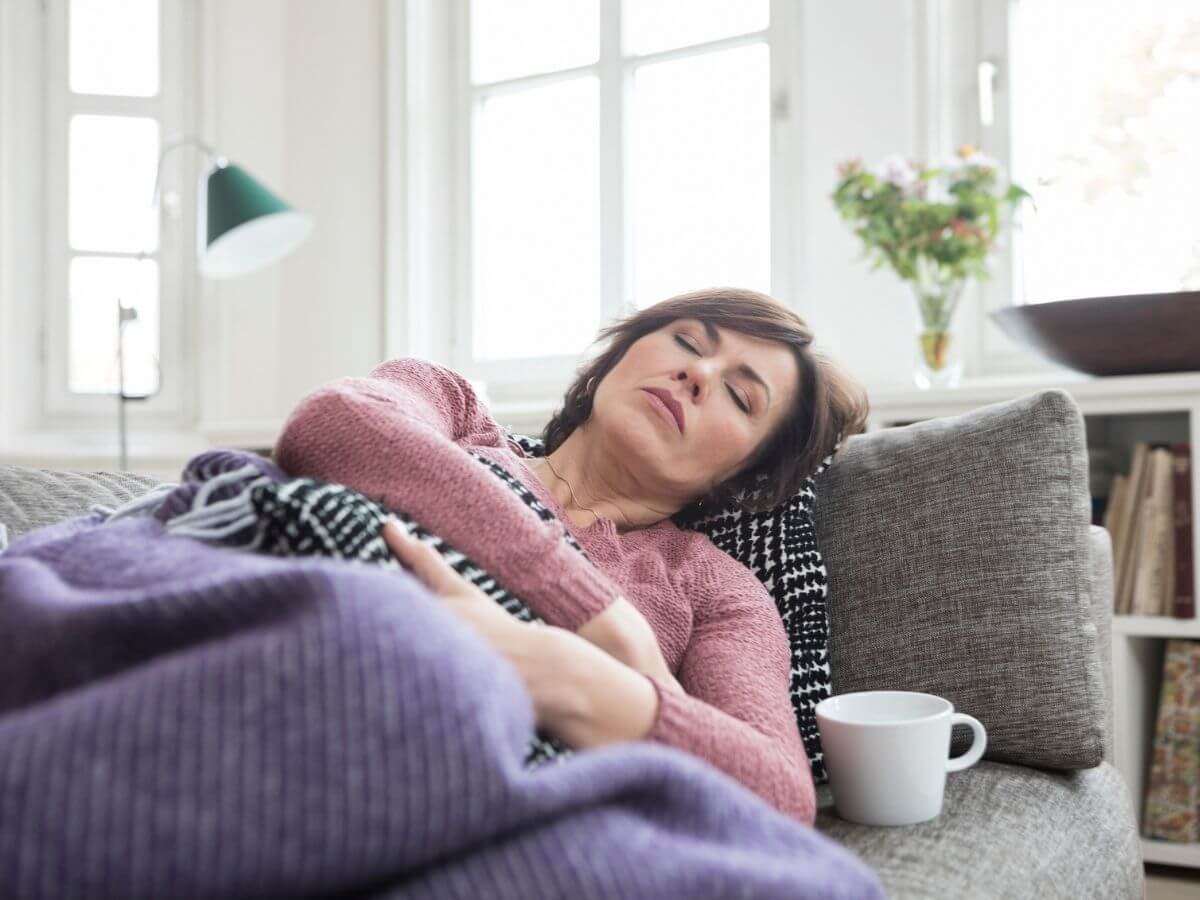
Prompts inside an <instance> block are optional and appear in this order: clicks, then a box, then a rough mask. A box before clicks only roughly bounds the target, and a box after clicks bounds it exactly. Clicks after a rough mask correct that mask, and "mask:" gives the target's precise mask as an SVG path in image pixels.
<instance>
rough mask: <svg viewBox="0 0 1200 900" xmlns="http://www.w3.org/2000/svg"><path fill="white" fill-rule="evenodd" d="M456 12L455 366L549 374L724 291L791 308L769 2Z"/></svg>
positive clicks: (509, 3)
mask: <svg viewBox="0 0 1200 900" xmlns="http://www.w3.org/2000/svg"><path fill="white" fill-rule="evenodd" d="M777 6H781V5H780V4H777ZM458 9H459V15H460V17H461V19H460V22H459V25H458V28H457V33H458V34H459V36H460V40H461V41H462V42H463V51H462V53H461V55H460V57H459V59H460V62H459V66H460V73H461V74H460V82H459V83H460V84H461V85H462V88H461V94H460V97H461V106H462V109H463V114H462V119H461V121H460V124H459V127H460V129H461V130H460V132H459V133H460V134H461V135H463V137H462V139H461V143H462V144H463V145H464V146H466V147H467V148H469V149H468V150H467V151H466V152H464V153H463V154H462V165H461V167H460V169H459V177H458V178H456V179H455V180H456V182H457V183H458V184H460V185H466V186H467V188H466V189H465V191H464V195H463V196H462V197H461V198H460V200H459V202H458V203H457V204H456V206H455V208H456V209H457V210H459V213H458V214H459V215H460V216H461V217H462V218H463V219H464V220H466V221H464V222H463V227H461V228H457V229H453V230H454V231H455V233H457V234H459V235H460V237H461V243H460V244H458V246H457V247H456V248H455V251H456V253H457V258H458V259H460V260H461V261H462V263H461V264H460V265H457V266H455V267H454V269H455V271H456V272H457V273H459V284H458V285H457V291H456V293H457V295H458V298H459V302H458V303H457V305H456V313H457V319H456V321H455V322H453V323H452V325H451V329H450V331H451V333H452V335H453V340H454V343H453V346H452V348H451V360H450V365H452V366H453V367H454V368H456V369H457V370H459V371H461V372H464V373H468V374H470V375H473V376H475V377H477V378H480V379H481V380H486V381H487V382H488V384H489V386H493V385H497V384H500V385H502V384H503V382H504V381H505V379H506V377H508V378H512V373H513V372H514V371H515V370H516V369H517V368H518V367H516V366H514V365H513V364H514V362H515V361H518V360H520V361H522V362H523V363H530V364H532V368H535V369H536V368H538V364H545V363H547V361H550V362H552V363H553V364H554V365H553V366H552V367H549V368H547V367H545V366H544V365H543V366H542V368H541V369H540V371H542V372H547V371H552V372H553V373H555V375H557V376H561V375H563V374H564V373H569V372H570V369H571V368H572V367H573V365H574V363H575V362H576V361H577V358H578V355H579V353H580V351H581V350H583V349H584V348H585V347H587V346H588V345H589V343H590V342H591V341H592V340H593V339H594V338H595V337H596V333H597V330H598V329H599V327H600V326H601V325H602V324H603V323H604V322H605V321H608V320H611V319H612V318H613V317H615V316H618V315H621V314H623V313H625V312H628V311H629V310H630V309H632V308H640V307H643V306H647V305H650V304H651V303H654V302H656V301H658V300H661V299H664V298H666V297H668V296H670V295H672V294H675V293H679V292H682V291H685V290H690V289H693V288H696V287H703V286H708V285H714V284H734V285H740V286H744V287H751V288H755V289H758V290H762V291H766V292H772V293H774V295H775V296H777V297H780V298H781V299H785V298H784V297H783V296H782V291H784V290H786V285H787V284H789V283H790V282H789V276H788V275H787V274H782V275H781V274H780V272H779V271H776V272H773V270H772V263H773V261H775V260H776V259H777V258H779V257H781V256H786V254H780V253H776V254H773V253H772V245H773V243H775V242H777V241H779V240H781V239H782V238H783V237H784V235H783V232H784V231H786V229H785V228H775V229H773V228H772V221H773V218H774V220H775V221H776V223H777V224H778V222H779V221H780V219H781V218H784V217H786V212H784V213H781V211H780V210H779V209H778V208H774V209H773V207H772V190H771V186H772V177H773V174H775V175H776V177H778V173H776V172H774V168H775V167H774V166H773V158H772V150H773V136H774V135H773V125H776V124H777V123H778V120H779V119H780V118H782V117H783V114H782V112H781V110H782V107H783V104H782V102H780V103H777V104H775V105H773V104H772V97H773V96H780V97H782V95H783V91H782V87H777V86H776V85H777V84H779V83H780V82H782V80H783V76H782V75H781V74H780V73H781V72H782V70H781V69H779V68H778V62H777V61H775V60H773V59H772V54H773V53H774V54H776V56H778V55H779V54H780V52H781V51H779V49H778V45H779V43H780V40H781V38H780V34H781V33H782V32H781V30H780V29H779V28H778V26H777V25H775V24H773V22H772V18H773V17H772V4H771V3H770V2H768V0H746V2H739V3H728V2H723V0H705V2H699V0H636V2H628V0H627V2H621V0H570V2H568V0H521V2H515V0H461V2H460V6H459V7H458ZM410 46H411V43H410ZM773 111H774V112H775V113H777V114H776V115H775V116H773ZM782 195H786V192H783V194H782ZM782 195H781V196H782ZM779 202H780V203H782V200H780V201H779ZM779 268H782V267H779ZM773 287H774V291H773V290H772V289H773ZM785 302H786V301H785ZM521 368H523V371H522V373H521V374H522V377H523V378H526V379H527V376H528V375H529V367H526V366H523V367H521ZM514 381H515V379H514ZM499 394H500V395H503V388H502V387H501V390H500V391H499ZM495 396H496V394H495V393H493V397H495Z"/></svg>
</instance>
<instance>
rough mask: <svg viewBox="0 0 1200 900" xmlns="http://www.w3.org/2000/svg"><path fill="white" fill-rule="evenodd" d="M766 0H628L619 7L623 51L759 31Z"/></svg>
mask: <svg viewBox="0 0 1200 900" xmlns="http://www.w3.org/2000/svg"><path fill="white" fill-rule="evenodd" d="M769 21H770V4H769V3H768V0H737V2H736V3H731V2H730V0H632V2H628V0H626V3H625V5H624V7H623V8H622V9H621V30H622V31H623V32H624V35H623V41H624V47H625V52H626V53H632V54H642V53H655V52H657V51H659V50H669V49H671V48H673V47H684V46H687V45H688V44H699V43H703V42H704V41H715V40H717V39H718V38H724V37H732V36H733V35H737V34H747V33H749V32H751V31H760V30H762V29H764V28H766V27H767V23H768V22H769Z"/></svg>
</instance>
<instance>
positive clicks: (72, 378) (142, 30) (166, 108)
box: [43, 0, 195, 415]
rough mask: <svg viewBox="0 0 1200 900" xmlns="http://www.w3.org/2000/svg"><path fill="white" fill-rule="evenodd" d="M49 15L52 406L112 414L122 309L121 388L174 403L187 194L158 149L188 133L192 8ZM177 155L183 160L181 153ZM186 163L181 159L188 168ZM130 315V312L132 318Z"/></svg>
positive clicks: (167, 4) (54, 10) (161, 0)
mask: <svg viewBox="0 0 1200 900" xmlns="http://www.w3.org/2000/svg"><path fill="white" fill-rule="evenodd" d="M43 8H44V11H45V29H44V34H45V39H46V44H45V47H46V50H45V54H46V55H45V65H46V73H47V77H46V80H45V85H46V88H45V89H46V91H47V96H46V103H45V110H46V114H45V119H44V123H45V134H44V141H45V148H46V152H45V156H44V158H45V161H46V162H45V165H46V171H45V173H44V183H45V186H46V196H47V202H46V209H47V217H46V218H47V221H46V230H45V239H44V248H43V251H44V252H43V256H44V285H45V297H46V302H45V304H44V310H43V314H44V317H45V321H44V336H45V337H44V339H45V341H46V348H45V351H46V352H45V361H46V365H47V371H46V378H45V390H46V410H47V412H49V413H51V414H53V413H87V412H89V411H95V412H97V413H100V412H101V411H102V412H103V413H104V414H105V415H110V414H111V403H112V401H111V395H112V394H113V393H115V392H116V390H117V386H118V371H119V369H118V357H119V354H118V341H117V334H118V325H117V322H118V308H119V307H118V304H120V305H123V306H125V307H127V308H128V309H130V310H132V311H133V312H134V314H135V318H134V319H133V321H131V322H129V323H128V324H127V325H126V341H125V347H124V350H125V361H124V374H125V390H126V392H127V393H129V394H135V395H139V394H140V395H155V396H154V399H153V400H152V401H151V402H150V403H149V406H150V407H151V409H152V410H157V411H170V410H176V409H178V407H179V405H180V400H181V391H180V387H179V384H180V381H181V380H182V378H181V372H182V360H181V355H182V354H181V352H180V343H181V342H180V339H179V336H180V330H181V329H180V321H179V320H180V314H181V311H182V310H183V309H184V308H185V307H186V304H187V301H188V299H189V298H190V295H191V291H190V287H189V284H188V279H187V278H186V277H185V273H187V272H192V271H194V265H193V262H192V261H193V259H194V252H193V247H194V226H192V225H191V224H190V223H191V221H192V220H193V218H194V216H193V214H192V212H191V210H193V209H194V198H193V197H191V196H188V194H189V193H190V192H188V191H181V190H180V188H179V185H180V183H181V176H182V173H184V172H193V171H194V167H192V168H188V167H186V166H181V165H180V162H179V161H178V160H175V161H173V162H171V161H169V162H171V164H169V165H168V166H166V167H165V168H164V173H163V189H162V193H161V202H160V203H159V205H158V206H157V207H155V206H153V205H152V198H153V194H154V180H155V170H156V166H157V162H158V157H159V152H160V148H161V147H162V145H163V144H164V142H165V141H167V140H170V139H172V138H174V137H178V136H180V135H181V134H183V133H185V132H188V131H191V129H190V128H188V127H187V124H188V122H189V121H190V119H189V116H190V110H191V109H192V106H193V104H192V101H191V97H190V96H189V92H190V91H191V90H192V85H194V83H195V79H194V78H193V77H190V76H189V73H188V61H189V60H190V59H191V58H192V54H191V53H189V52H188V51H189V48H188V46H187V43H186V41H185V39H184V32H185V18H186V14H187V9H186V0H121V2H114V0H50V2H48V3H47V4H45V5H44V7H43ZM176 156H184V154H182V153H180V154H176ZM185 162H186V161H185ZM127 316H128V313H127Z"/></svg>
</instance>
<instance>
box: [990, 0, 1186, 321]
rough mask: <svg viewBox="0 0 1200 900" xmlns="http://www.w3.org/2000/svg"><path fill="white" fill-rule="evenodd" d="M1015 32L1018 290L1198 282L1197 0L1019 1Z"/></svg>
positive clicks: (1027, 295) (1049, 295) (1033, 295)
mask: <svg viewBox="0 0 1200 900" xmlns="http://www.w3.org/2000/svg"><path fill="white" fill-rule="evenodd" d="M1010 33H1011V47H1012V58H1011V63H1010V65H1011V67H1012V72H1013V100H1012V144H1013V147H1012V152H1013V166H1014V174H1015V176H1016V177H1017V178H1018V179H1019V180H1021V181H1022V182H1023V183H1025V184H1026V186H1027V188H1028V189H1029V190H1031V191H1033V192H1034V193H1035V196H1036V203H1037V212H1036V214H1030V215H1027V216H1026V217H1025V222H1024V226H1023V230H1022V232H1021V234H1020V235H1019V245H1020V246H1019V250H1020V254H1021V263H1022V273H1021V275H1022V278H1021V280H1022V285H1021V286H1022V292H1023V295H1024V299H1025V301H1026V302H1031V303H1037V302H1042V301H1048V300H1066V299H1070V298H1073V297H1092V296H1111V295H1119V294H1143V293H1153V292H1159V291H1163V292H1166V291H1177V290H1181V289H1197V288H1200V225H1198V224H1197V221H1198V220H1197V218H1196V210H1197V209H1198V208H1200V169H1198V168H1197V166H1196V160H1197V159H1200V7H1198V6H1197V4H1196V2H1195V0H1139V2H1137V3H1128V2H1124V0H1021V2H1019V3H1018V4H1016V6H1015V7H1014V8H1013V16H1012V19H1011V20H1010ZM1085 35H1086V39H1085V37H1084V36H1085ZM1066 47H1070V64H1069V65H1064V56H1063V53H1064V48H1066ZM1031 212H1032V211H1031Z"/></svg>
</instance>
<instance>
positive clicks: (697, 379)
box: [675, 358, 716, 402]
mask: <svg viewBox="0 0 1200 900" xmlns="http://www.w3.org/2000/svg"><path fill="white" fill-rule="evenodd" d="M715 365H716V363H715V362H713V361H712V360H708V359H702V358H697V359H694V360H692V361H691V362H690V363H688V366H687V368H685V369H680V370H679V371H678V372H676V373H675V380H676V381H680V382H682V383H683V389H684V391H685V393H687V394H688V395H689V396H690V397H691V399H692V401H693V402H700V401H703V400H705V399H707V398H708V393H709V391H710V390H712V377H713V372H712V369H713V366H715Z"/></svg>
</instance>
